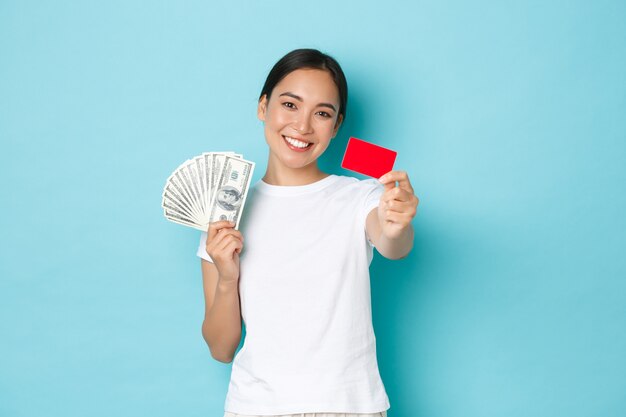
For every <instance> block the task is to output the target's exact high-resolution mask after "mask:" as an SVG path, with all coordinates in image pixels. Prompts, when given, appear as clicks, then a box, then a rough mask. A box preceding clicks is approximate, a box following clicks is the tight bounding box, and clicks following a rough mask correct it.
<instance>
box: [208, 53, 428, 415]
mask: <svg viewBox="0 0 626 417" xmlns="http://www.w3.org/2000/svg"><path fill="white" fill-rule="evenodd" d="M347 91H348V89H347V83H346V80H345V77H344V74H343V71H342V70H341V67H340V66H339V64H338V63H337V62H336V61H335V60H334V59H333V58H332V57H330V56H328V55H325V54H323V53H321V52H319V51H317V50H314V49H299V50H295V51H292V52H290V53H288V54H287V55H285V56H284V57H283V58H282V59H281V60H279V61H278V62H277V63H276V65H275V66H274V67H273V68H272V70H271V71H270V73H269V75H268V77H267V80H266V82H265V85H264V86H263V89H262V91H261V95H260V97H259V103H258V109H257V114H258V118H259V119H260V120H261V121H263V122H264V133H265V140H266V142H267V144H268V146H269V159H268V164H267V171H266V173H265V175H264V177H263V179H262V180H260V181H259V182H257V183H256V184H255V185H254V186H252V187H250V191H249V196H248V198H249V200H248V201H247V203H246V208H245V213H244V215H243V218H242V222H241V225H240V230H239V231H238V230H235V229H234V225H233V224H232V223H229V222H224V221H222V222H215V223H212V224H211V225H209V228H208V230H207V232H206V233H205V232H203V233H202V236H201V239H200V246H199V248H198V256H200V257H201V258H203V259H202V261H201V263H202V275H203V282H204V292H205V301H206V310H205V319H204V322H203V325H202V333H203V336H204V338H205V340H206V342H207V344H208V346H209V348H210V351H211V354H212V356H213V357H214V358H215V359H217V360H219V361H221V362H230V361H232V360H233V355H234V352H235V350H236V348H237V346H238V345H239V342H240V340H241V319H243V321H244V323H245V325H246V338H245V341H244V345H243V347H242V348H241V350H240V351H239V352H238V353H237V355H236V356H234V362H233V366H232V374H231V380H230V385H229V389H228V395H227V398H226V403H225V411H226V414H225V416H227V417H232V416H255V415H266V416H267V415H290V414H296V413H298V414H299V415H302V413H307V415H309V413H312V414H313V415H315V416H327V415H328V416H330V415H332V416H335V415H337V413H341V415H349V416H362V415H367V416H371V415H375V416H380V415H383V416H384V415H386V410H387V409H388V408H389V400H388V397H387V394H386V392H385V388H384V386H383V383H382V380H381V378H380V374H379V371H378V365H377V359H376V340H375V336H374V331H373V327H372V319H371V298H370V282H369V264H370V262H371V260H372V256H373V247H376V248H377V250H378V251H379V252H380V253H381V254H382V255H383V256H385V257H387V258H390V259H398V258H401V257H404V256H406V255H407V254H408V252H409V251H410V250H411V248H412V244H413V228H412V226H411V224H410V222H411V220H412V218H413V217H414V216H415V213H416V209H417V205H418V199H417V197H416V196H415V195H414V193H413V189H412V187H411V183H410V181H409V178H408V176H407V174H406V173H405V172H400V171H391V172H389V173H387V174H385V175H384V176H383V177H381V178H380V179H379V180H374V179H369V180H358V179H356V178H352V177H348V176H338V175H329V174H327V173H325V172H322V171H321V170H320V169H319V167H318V164H317V159H318V158H319V157H320V155H322V154H323V153H324V151H325V150H326V148H327V147H328V145H329V144H330V142H331V140H332V139H333V138H334V137H335V135H336V134H337V131H338V130H339V127H340V126H341V123H342V122H343V120H344V118H345V114H346V102H347ZM396 182H397V183H398V185H397V186H396ZM244 235H245V239H246V240H245V250H244Z"/></svg>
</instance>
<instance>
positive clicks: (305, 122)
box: [293, 112, 311, 134]
mask: <svg viewBox="0 0 626 417" xmlns="http://www.w3.org/2000/svg"><path fill="white" fill-rule="evenodd" d="M293 127H294V129H296V130H297V131H298V133H300V134H306V133H311V120H310V119H309V117H308V116H307V115H306V114H304V112H302V113H300V114H299V115H296V118H295V119H294V121H293Z"/></svg>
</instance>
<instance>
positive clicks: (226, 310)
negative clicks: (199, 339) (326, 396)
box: [202, 281, 241, 362]
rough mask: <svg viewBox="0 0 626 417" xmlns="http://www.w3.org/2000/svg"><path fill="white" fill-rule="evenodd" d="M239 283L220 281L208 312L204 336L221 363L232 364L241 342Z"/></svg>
mask: <svg viewBox="0 0 626 417" xmlns="http://www.w3.org/2000/svg"><path fill="white" fill-rule="evenodd" d="M237 285H238V282H237V281H234V282H232V283H231V282H228V283H224V282H221V281H218V284H217V287H216V290H215V300H214V301H213V305H212V306H211V308H210V309H209V310H208V311H206V313H205V317H204V322H203V323H202V335H203V336H204V340H205V341H206V342H207V344H208V345H209V349H210V350H211V355H212V356H213V357H214V358H215V359H217V360H218V361H220V362H230V361H232V358H233V356H234V354H235V350H236V349H237V346H239V342H240V341H241V310H240V306H239V291H238V288H237Z"/></svg>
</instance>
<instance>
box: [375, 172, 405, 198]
mask: <svg viewBox="0 0 626 417" xmlns="http://www.w3.org/2000/svg"><path fill="white" fill-rule="evenodd" d="M378 181H380V182H381V183H382V184H385V189H391V188H393V187H395V184H396V182H398V186H399V187H400V188H402V189H404V190H406V191H408V192H410V193H411V194H413V193H414V191H413V187H412V186H411V181H410V180H409V174H407V173H406V171H389V172H388V173H386V174H385V175H383V176H382V177H380V178H379V179H378Z"/></svg>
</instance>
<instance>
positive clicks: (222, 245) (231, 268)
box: [206, 221, 243, 282]
mask: <svg viewBox="0 0 626 417" xmlns="http://www.w3.org/2000/svg"><path fill="white" fill-rule="evenodd" d="M242 249H243V236H242V234H241V232H240V231H238V230H235V224H234V223H231V222H229V221H219V222H214V223H210V224H209V229H208V230H207V240H206V251H207V253H208V254H209V256H210V257H211V259H212V260H213V263H214V264H215V267H216V268H217V271H218V273H219V280H220V281H221V282H237V280H239V254H240V253H241V250H242Z"/></svg>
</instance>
